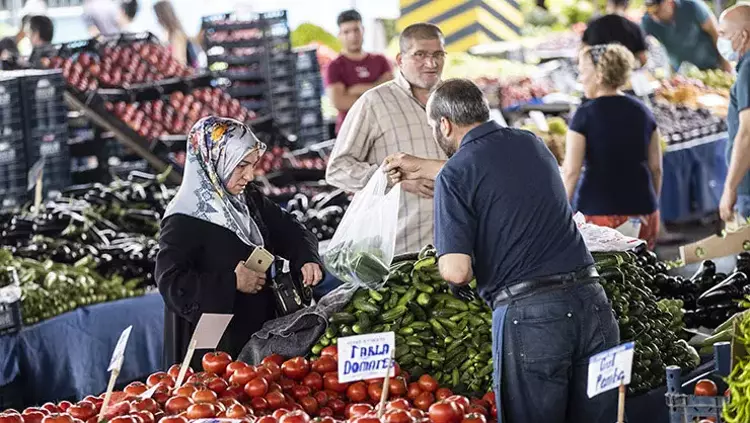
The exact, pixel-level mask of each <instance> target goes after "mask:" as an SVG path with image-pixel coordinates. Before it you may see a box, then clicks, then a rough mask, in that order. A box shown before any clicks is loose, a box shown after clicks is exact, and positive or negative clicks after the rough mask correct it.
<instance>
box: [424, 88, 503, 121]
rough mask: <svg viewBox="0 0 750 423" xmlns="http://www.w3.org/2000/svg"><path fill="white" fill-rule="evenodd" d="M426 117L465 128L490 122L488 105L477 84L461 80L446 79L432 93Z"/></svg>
mask: <svg viewBox="0 0 750 423" xmlns="http://www.w3.org/2000/svg"><path fill="white" fill-rule="evenodd" d="M427 115H428V116H429V118H430V120H432V121H434V122H438V121H440V118H446V119H448V120H449V121H451V122H453V123H455V124H456V125H459V126H467V125H473V124H476V123H484V122H487V121H488V120H490V105H489V103H488V102H487V98H485V96H484V93H482V90H480V89H479V87H478V86H477V84H475V83H473V82H471V81H470V80H468V79H463V78H456V79H448V80H445V81H443V82H441V83H440V84H438V86H437V87H436V88H435V91H433V92H432V95H431V96H430V100H429V102H428V104H427Z"/></svg>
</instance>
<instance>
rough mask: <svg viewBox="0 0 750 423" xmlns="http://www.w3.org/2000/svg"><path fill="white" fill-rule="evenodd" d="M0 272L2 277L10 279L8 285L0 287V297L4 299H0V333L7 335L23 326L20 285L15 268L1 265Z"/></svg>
mask: <svg viewBox="0 0 750 423" xmlns="http://www.w3.org/2000/svg"><path fill="white" fill-rule="evenodd" d="M0 272H3V279H6V278H7V279H9V280H10V281H11V282H10V284H9V285H7V286H3V287H2V288H0V298H3V299H4V300H3V301H0V335H7V334H11V333H16V332H18V331H19V330H21V326H23V320H22V319H21V286H20V282H19V280H18V273H16V269H15V268H13V267H3V268H0Z"/></svg>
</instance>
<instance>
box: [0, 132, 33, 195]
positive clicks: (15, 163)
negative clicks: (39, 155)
mask: <svg viewBox="0 0 750 423" xmlns="http://www.w3.org/2000/svg"><path fill="white" fill-rule="evenodd" d="M27 174H28V168H27V166H26V148H25V145H24V138H23V136H22V135H14V136H10V137H0V208H3V209H7V208H13V207H17V206H20V205H21V204H23V202H24V201H26V198H27V189H26V188H27V183H28V177H27Z"/></svg>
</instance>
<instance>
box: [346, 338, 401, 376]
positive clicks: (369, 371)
mask: <svg viewBox="0 0 750 423" xmlns="http://www.w3.org/2000/svg"><path fill="white" fill-rule="evenodd" d="M395 348H396V334H395V333H393V332H380V333H370V334H367V335H356V336H348V337H345V338H339V340H338V351H339V382H341V383H347V382H354V381H355V380H363V379H374V378H381V377H385V373H386V371H387V370H388V366H389V364H390V363H391V358H392V357H393V352H394V350H395Z"/></svg>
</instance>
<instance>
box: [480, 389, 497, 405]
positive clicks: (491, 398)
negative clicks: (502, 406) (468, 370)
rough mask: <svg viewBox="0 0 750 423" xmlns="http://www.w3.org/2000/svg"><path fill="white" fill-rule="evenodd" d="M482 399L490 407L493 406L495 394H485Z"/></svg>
mask: <svg viewBox="0 0 750 423" xmlns="http://www.w3.org/2000/svg"><path fill="white" fill-rule="evenodd" d="M482 399H483V400H485V401H487V403H488V404H490V405H495V393H494V392H492V391H490V392H487V393H486V394H484V396H483V397H482Z"/></svg>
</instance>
